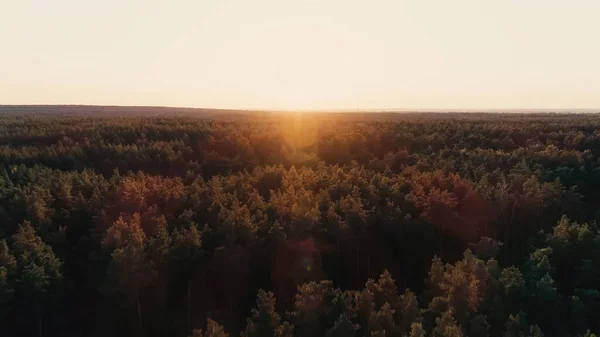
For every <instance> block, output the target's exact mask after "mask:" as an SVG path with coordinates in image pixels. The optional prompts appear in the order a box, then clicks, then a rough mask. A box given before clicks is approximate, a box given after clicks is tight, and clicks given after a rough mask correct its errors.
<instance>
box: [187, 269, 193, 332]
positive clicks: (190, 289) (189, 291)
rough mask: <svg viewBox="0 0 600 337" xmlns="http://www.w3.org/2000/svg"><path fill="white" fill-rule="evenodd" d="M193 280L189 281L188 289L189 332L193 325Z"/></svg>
mask: <svg viewBox="0 0 600 337" xmlns="http://www.w3.org/2000/svg"><path fill="white" fill-rule="evenodd" d="M191 297H192V281H191V280H190V281H188V291H187V322H188V332H189V331H192V327H191V324H192V322H191V317H192V315H191V312H192V309H191V306H192V299H191Z"/></svg>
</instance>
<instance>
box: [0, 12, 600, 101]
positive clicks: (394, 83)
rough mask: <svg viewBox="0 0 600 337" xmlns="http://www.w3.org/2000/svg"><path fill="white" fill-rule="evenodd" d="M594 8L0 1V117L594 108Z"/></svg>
mask: <svg viewBox="0 0 600 337" xmlns="http://www.w3.org/2000/svg"><path fill="white" fill-rule="evenodd" d="M599 18H600V0H438V1H434V0H411V1H409V0H404V1H403V0H394V1H383V0H381V1H378V0H372V1H367V0H361V1H352V0H239V1H233V0H231V1H227V0H190V1H182V0H171V1H167V0H164V1H152V0H143V1H137V0H100V1H82V0H0V104H99V105H164V106H189V107H217V108H244V109H261V108H262V109H281V108H283V109H356V108H358V109H395V108H404V109H429V108H432V109H475V108H540V109H546V108H548V109H550V108H600V19H599Z"/></svg>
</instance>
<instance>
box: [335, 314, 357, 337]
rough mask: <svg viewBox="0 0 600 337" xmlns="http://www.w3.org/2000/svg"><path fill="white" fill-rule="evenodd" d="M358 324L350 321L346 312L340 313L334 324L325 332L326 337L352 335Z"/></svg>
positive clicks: (349, 336) (352, 336)
mask: <svg viewBox="0 0 600 337" xmlns="http://www.w3.org/2000/svg"><path fill="white" fill-rule="evenodd" d="M359 328H360V326H359V325H358V324H354V323H352V321H350V320H349V319H348V316H346V314H342V315H340V317H339V319H338V320H337V321H336V322H335V324H334V326H333V327H332V328H331V329H329V331H328V332H327V337H354V336H356V330H358V329H359Z"/></svg>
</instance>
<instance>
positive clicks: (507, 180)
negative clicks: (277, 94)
mask: <svg viewBox="0 0 600 337" xmlns="http://www.w3.org/2000/svg"><path fill="white" fill-rule="evenodd" d="M2 109H5V108H2ZM15 109H17V110H19V109H20V110H23V111H25V110H27V109H30V108H27V107H20V108H15ZM39 109H40V110H43V111H39V112H36V113H32V112H31V111H29V110H27V111H26V113H25V114H23V115H16V114H14V113H11V112H8V113H7V114H6V115H3V116H2V117H0V144H2V145H0V164H1V165H0V324H2V326H3V333H5V334H6V335H8V336H13V335H14V336H18V335H23V336H29V335H35V334H38V335H40V334H41V335H52V336H54V335H56V336H77V335H90V336H104V335H136V336H144V335H173V336H184V335H187V334H189V333H190V331H192V327H194V326H201V325H203V324H204V322H205V321H206V320H207V318H211V320H209V321H208V324H207V327H206V328H204V329H203V330H196V331H195V332H194V334H195V336H202V337H205V336H226V334H225V332H224V330H225V329H226V330H227V331H230V332H232V333H233V334H238V333H240V332H241V333H242V335H244V336H278V337H292V336H325V335H330V336H357V337H363V336H364V337H368V336H386V337H389V336H425V335H433V336H462V335H464V336H476V337H479V336H481V337H483V336H491V337H496V336H501V335H505V336H541V335H542V332H543V334H544V335H546V336H557V337H558V336H560V337H562V336H579V335H581V336H584V335H585V336H592V335H593V333H596V334H597V332H598V331H600V330H599V329H600V325H599V324H600V323H599V321H598V312H600V289H599V287H598V280H600V230H599V228H598V225H597V224H596V221H598V220H599V219H600V217H599V216H598V215H599V214H600V213H598V211H597V205H598V202H600V192H599V191H600V160H599V159H598V155H599V153H600V152H599V150H598V144H600V133H599V132H598V129H600V119H598V117H597V116H595V115H568V116H567V115H560V114H555V115H548V114H537V115H533V114H531V115H511V114H506V115H501V114H489V115H484V114H444V115H441V114H369V115H365V114H353V115H348V114H326V113H323V114H308V113H307V114H303V115H296V114H290V115H281V114H245V113H232V112H227V113H222V114H210V113H209V112H206V111H205V112H203V115H202V116H192V115H190V114H191V113H192V111H191V110H190V111H188V110H185V111H184V110H176V111H173V112H174V115H171V116H167V115H164V113H165V112H167V111H168V109H166V108H138V109H137V110H136V111H135V113H132V110H129V109H127V108H122V110H123V111H121V112H123V114H124V115H123V116H119V117H115V116H113V115H111V113H110V112H109V111H108V110H110V109H113V110H115V109H117V110H118V109H121V108H102V107H89V108H86V109H89V111H88V112H83V111H80V110H77V109H82V108H74V107H62V108H60V109H63V110H62V111H69V113H68V114H62V115H61V116H55V115H51V114H46V110H47V109H49V110H56V109H59V108H56V107H40V108H39ZM60 109H59V110H60ZM154 109H155V110H154ZM128 111H129V112H128ZM153 111H154V112H160V113H159V115H158V116H154V115H153V116H150V115H148V113H150V112H153ZM91 112H94V113H93V114H92V113H91ZM113 112H114V111H113ZM140 113H141V114H142V115H136V114H140ZM160 114H163V115H160ZM184 115H185V116H184ZM467 248H469V249H468V250H466V251H465V249H467ZM428 268H429V269H428ZM378 275H379V277H377V276H378ZM394 277H395V279H394ZM423 279H425V283H424V284H423ZM363 284H364V287H363V286H362V285H363ZM407 287H410V289H413V291H415V292H414V293H413V292H411V291H409V290H406V291H405V292H404V293H402V292H399V291H398V289H405V288H407ZM259 289H266V290H265V291H262V290H259ZM267 290H268V291H267ZM257 293H258V295H257V297H256V301H254V300H250V298H252V297H253V296H254V295H255V294H257ZM275 297H277V299H278V301H277V302H275ZM417 299H418V300H417ZM248 313H250V315H249V317H247V316H248ZM282 317H283V318H282ZM525 317H527V322H525ZM212 319H214V320H216V321H219V322H220V323H222V324H223V326H220V325H218V324H217V323H216V322H215V321H213V320H212Z"/></svg>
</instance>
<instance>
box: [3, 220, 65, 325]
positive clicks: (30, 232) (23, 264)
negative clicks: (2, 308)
mask: <svg viewBox="0 0 600 337" xmlns="http://www.w3.org/2000/svg"><path fill="white" fill-rule="evenodd" d="M11 248H12V249H11V250H12V253H13V254H14V256H15V259H16V269H17V271H16V275H17V279H16V285H15V288H18V291H19V293H20V294H22V296H24V298H25V303H26V304H27V306H28V307H29V308H30V310H31V311H33V312H34V313H35V317H36V320H37V328H38V334H39V336H42V333H43V319H42V317H43V312H44V305H45V304H46V303H47V302H48V301H49V300H50V297H51V296H52V295H54V294H53V293H52V292H50V291H49V289H50V288H51V287H56V286H57V285H58V282H59V281H60V280H61V279H62V274H61V272H60V267H61V262H60V260H59V259H58V258H57V257H56V256H55V255H54V252H53V251H52V248H51V247H50V246H48V245H46V244H45V243H44V242H43V241H42V239H41V238H40V237H39V236H37V235H36V233H35V230H34V229H33V227H32V226H31V225H30V224H29V222H25V223H23V224H22V225H19V226H18V229H17V232H16V233H15V234H14V235H13V236H12V246H11ZM2 250H4V248H2ZM4 259H7V257H6V256H5V257H4ZM8 260H10V257H8Z"/></svg>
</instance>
